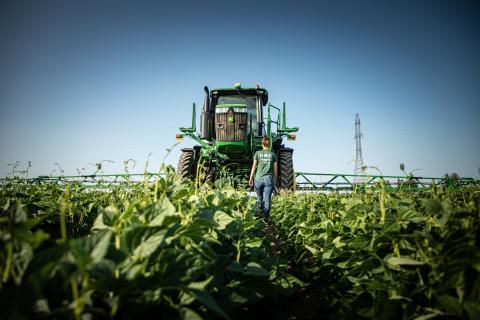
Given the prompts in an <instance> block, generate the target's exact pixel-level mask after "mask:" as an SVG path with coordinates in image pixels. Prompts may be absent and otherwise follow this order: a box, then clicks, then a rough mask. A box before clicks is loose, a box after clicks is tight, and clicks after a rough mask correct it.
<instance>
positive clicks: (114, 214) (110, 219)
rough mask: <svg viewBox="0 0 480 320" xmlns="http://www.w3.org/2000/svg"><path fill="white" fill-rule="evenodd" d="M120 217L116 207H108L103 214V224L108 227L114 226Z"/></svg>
mask: <svg viewBox="0 0 480 320" xmlns="http://www.w3.org/2000/svg"><path fill="white" fill-rule="evenodd" d="M119 216H120V211H119V210H118V209H117V208H115V207H114V206H108V207H106V208H105V210H104V211H103V213H102V219H103V223H104V224H105V225H106V226H110V227H111V226H114V225H115V222H116V221H117V218H118V217H119Z"/></svg>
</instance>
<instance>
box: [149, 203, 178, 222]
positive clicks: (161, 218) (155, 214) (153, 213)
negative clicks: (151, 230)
mask: <svg viewBox="0 0 480 320" xmlns="http://www.w3.org/2000/svg"><path fill="white" fill-rule="evenodd" d="M176 212H177V210H176V209H175V206H174V205H173V204H172V203H171V202H170V200H169V199H168V198H167V197H162V198H161V199H160V200H159V201H158V202H157V203H156V204H155V206H154V207H151V208H150V210H149V211H148V213H145V216H146V219H147V222H148V225H149V226H151V227H154V226H163V225H168V224H170V222H171V220H170V219H167V218H168V217H175V216H176V215H177V214H176Z"/></svg>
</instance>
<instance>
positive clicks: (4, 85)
mask: <svg viewBox="0 0 480 320" xmlns="http://www.w3.org/2000/svg"><path fill="white" fill-rule="evenodd" d="M479 57H480V3H479V2H478V1H459V0H455V1H453V0H452V1H442V0H436V1H396V2H394V1H360V0H359V1H353V0H352V1H275V2H262V1H243V0H242V1H208V0H206V1H164V2H162V1H107V0H99V1H48V0H47V1H0V137H1V138H0V175H1V176H5V175H7V174H9V172H11V166H9V165H8V164H11V163H14V162H15V161H20V166H19V168H18V169H24V168H25V167H26V165H27V163H28V161H31V163H32V168H31V169H30V175H31V176H36V175H44V174H45V175H49V174H51V173H52V171H53V174H58V173H59V170H58V168H57V167H56V166H55V162H58V163H60V165H61V167H62V168H63V170H64V172H65V174H75V173H77V169H78V170H80V171H81V172H84V173H91V172H93V171H94V167H93V165H92V163H96V162H99V161H102V160H112V161H114V163H110V162H104V171H105V172H107V173H113V172H121V171H123V161H124V160H128V159H134V160H136V161H137V164H136V166H135V168H131V169H130V171H135V172H142V171H143V169H144V166H145V161H146V159H147V156H148V154H149V153H152V156H151V160H150V169H151V170H156V169H157V168H158V166H159V163H160V161H161V159H162V158H163V157H164V155H165V154H166V149H167V148H169V147H171V146H172V145H173V144H175V143H176V141H175V134H176V133H178V127H180V126H188V125H189V124H190V119H191V104H192V102H196V103H197V106H198V107H200V106H201V104H202V99H203V86H204V85H208V86H209V87H210V88H215V87H227V86H232V85H233V83H235V82H240V83H242V86H244V87H248V86H255V84H257V83H259V84H260V85H261V86H262V87H265V88H266V89H267V90H268V91H269V94H270V102H271V103H272V104H274V105H280V104H281V103H282V102H283V101H285V102H286V104H287V114H288V116H287V124H288V125H291V126H299V127H300V131H299V133H298V136H297V141H295V142H287V143H286V144H287V145H289V146H291V147H293V148H294V149H295V152H294V166H295V169H296V170H297V171H308V172H345V173H353V168H354V163H353V162H352V161H353V160H354V159H355V143H354V138H353V137H354V120H355V113H356V112H358V113H359V114H360V118H361V125H362V131H363V135H364V139H363V141H362V144H363V157H364V162H365V164H366V165H368V166H375V167H378V168H379V169H380V170H381V171H382V172H383V173H384V174H391V175H397V174H401V172H400V170H399V168H398V164H399V163H401V162H403V163H405V166H406V170H407V171H410V170H413V169H421V170H419V171H416V172H415V173H416V174H418V175H423V176H432V175H433V176H440V175H443V174H445V173H447V172H448V173H450V172H457V173H459V174H461V175H464V176H473V177H478V176H479V167H480V130H479V123H480V58H479ZM198 113H199V112H198ZM191 145H192V142H189V141H183V142H182V143H181V144H180V145H179V146H177V147H176V148H175V149H174V150H173V151H172V152H171V153H170V155H169V157H168V158H167V160H166V161H167V162H168V163H171V164H174V165H176V162H177V159H178V156H179V153H180V147H188V146H191ZM130 163H132V162H130ZM54 170H55V171H54ZM371 172H372V173H373V172H376V171H375V170H373V169H372V171H371Z"/></svg>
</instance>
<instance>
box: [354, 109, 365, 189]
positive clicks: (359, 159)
mask: <svg viewBox="0 0 480 320" xmlns="http://www.w3.org/2000/svg"><path fill="white" fill-rule="evenodd" d="M362 138H363V134H362V131H361V130H360V116H359V115H358V113H356V114H355V149H356V153H355V171H354V174H362V173H363V166H364V164H363V156H362ZM362 180H363V179H361V178H359V177H355V178H354V179H353V182H354V183H359V182H361V181H362Z"/></svg>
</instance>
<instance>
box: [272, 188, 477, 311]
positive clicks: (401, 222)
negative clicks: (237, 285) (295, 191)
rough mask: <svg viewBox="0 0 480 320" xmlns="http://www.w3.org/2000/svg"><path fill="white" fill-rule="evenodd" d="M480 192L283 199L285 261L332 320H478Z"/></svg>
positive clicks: (280, 227) (278, 208) (279, 203)
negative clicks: (291, 262)
mask: <svg viewBox="0 0 480 320" xmlns="http://www.w3.org/2000/svg"><path fill="white" fill-rule="evenodd" d="M479 208H480V193H479V190H478V188H471V189H458V190H448V191H446V190H428V191H418V192H399V191H397V192H385V191H383V190H382V189H381V188H380V189H379V190H378V191H376V192H374V191H373V190H369V191H367V192H365V193H361V194H343V195H341V194H335V193H331V194H328V195H326V194H303V195H288V196H282V197H278V198H277V199H276V201H275V202H274V205H273V219H274V221H275V224H276V229H277V232H278V233H279V236H280V237H282V238H283V239H285V241H286V244H287V245H286V247H285V250H284V251H285V254H286V255H287V256H289V257H290V259H292V260H294V262H295V265H296V269H297V270H296V272H297V275H299V276H300V278H302V279H303V280H304V281H306V282H308V284H309V290H310V291H312V292H314V293H315V299H314V301H312V303H315V304H316V305H320V306H322V307H323V308H324V309H327V310H328V312H329V313H330V315H331V317H332V318H342V319H345V318H374V319H419V320H420V319H430V318H451V319H462V318H464V319H472V320H473V319H480V303H479V301H480V273H479V271H480V233H479V231H480V230H479V226H480V224H479V213H480V210H479Z"/></svg>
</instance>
